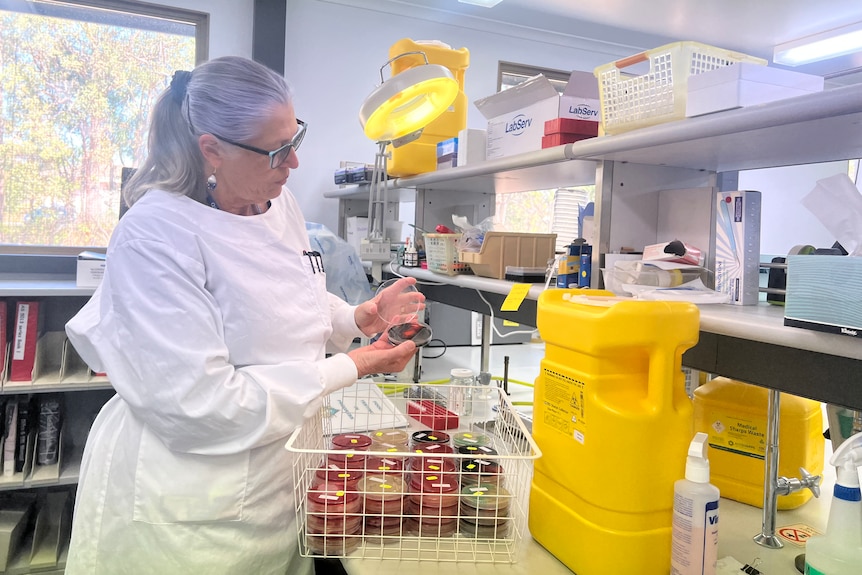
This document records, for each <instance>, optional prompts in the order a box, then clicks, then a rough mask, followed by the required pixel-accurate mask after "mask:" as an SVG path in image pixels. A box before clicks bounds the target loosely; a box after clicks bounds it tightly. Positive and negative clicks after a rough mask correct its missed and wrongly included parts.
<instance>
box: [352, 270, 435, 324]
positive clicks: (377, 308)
mask: <svg viewBox="0 0 862 575" xmlns="http://www.w3.org/2000/svg"><path fill="white" fill-rule="evenodd" d="M415 284H416V278H401V279H399V280H398V281H396V282H395V283H393V284H392V285H390V286H388V287H386V288H384V289H383V290H381V291H380V292H379V293H378V294H377V295H375V296H374V297H373V298H372V299H370V300H368V301H366V302H363V303H361V304H359V305H358V306H357V307H356V311H355V312H354V314H353V317H354V319H355V321H356V326H357V327H358V328H359V329H360V330H361V331H362V333H364V334H365V335H367V336H368V337H372V336H374V335H376V334H378V333H382V332H383V331H385V330H386V328H388V327H389V326H390V325H394V324H398V323H404V322H407V321H410V320H411V319H415V318H416V314H417V313H418V312H419V311H420V310H423V309H425V295H424V294H422V293H420V292H418V291H416V290H415V289H412V286H414V285H415Z"/></svg>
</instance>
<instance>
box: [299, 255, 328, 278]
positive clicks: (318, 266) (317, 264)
mask: <svg viewBox="0 0 862 575" xmlns="http://www.w3.org/2000/svg"><path fill="white" fill-rule="evenodd" d="M302 255H304V256H305V257H307V258H308V265H309V266H310V267H311V271H312V273H315V274H316V273H317V272H321V273H323V272H325V271H326V270H324V269H323V256H322V255H321V254H320V252H318V251H306V250H302Z"/></svg>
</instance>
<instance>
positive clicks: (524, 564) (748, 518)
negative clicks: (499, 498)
mask: <svg viewBox="0 0 862 575" xmlns="http://www.w3.org/2000/svg"><path fill="white" fill-rule="evenodd" d="M825 476H826V477H825V478H824V483H823V486H822V493H821V495H820V498H819V499H814V498H811V499H810V500H809V501H808V502H807V503H805V504H804V505H802V506H801V507H798V508H797V509H791V510H784V511H779V512H778V517H777V520H776V528H777V529H780V528H782V527H787V526H791V525H797V524H805V525H808V526H810V527H812V528H814V529H815V530H816V531H820V532H822V531H823V530H825V528H826V519H827V517H828V510H829V504H830V500H831V496H832V484H833V483H834V471H832V472H831V473H830V472H828V471H827V472H826V473H825ZM719 517H720V524H721V528H720V530H719V548H718V551H719V552H718V556H719V558H724V557H728V556H730V557H733V558H734V559H736V560H737V561H739V562H740V563H743V564H746V563H748V564H753V562H754V561H755V560H756V561H758V563H757V564H756V566H757V568H758V569H759V570H760V571H761V572H762V573H763V575H798V574H799V572H798V571H796V569H795V567H794V559H795V557H796V556H797V555H799V554H800V553H804V547H802V546H797V545H794V544H791V543H789V542H787V541H784V547H783V548H782V549H767V548H765V547H761V546H760V545H758V544H757V543H755V542H754V541H753V540H752V538H753V537H754V536H755V535H757V534H758V533H760V531H761V526H762V518H763V511H762V510H761V509H760V508H758V507H752V506H750V505H746V504H744V503H738V502H736V501H732V500H729V499H722V500H721V503H720V505H719ZM361 552H362V551H361V549H360V550H358V551H356V552H354V554H353V555H354V557H349V558H346V559H342V560H341V561H342V564H343V565H344V569H345V570H346V571H347V573H348V574H349V575H406V574H410V573H421V574H422V575H452V574H453V573H455V572H457V573H458V575H571V573H572V571H571V570H569V569H568V568H567V567H566V566H565V565H564V564H563V563H561V562H560V561H559V560H557V558H556V557H554V556H553V555H552V554H551V553H550V552H548V551H547V550H546V549H545V548H544V547H542V546H541V545H539V544H538V543H537V542H536V541H535V540H534V539H533V538H532V537H530V536H529V534H526V536H525V537H523V538H522V539H521V541H520V551H519V553H518V557H517V561H516V562H515V563H476V564H474V563H471V562H469V561H460V560H459V561H458V562H447V561H439V562H438V561H414V560H395V559H363V558H361V557H359V556H358V555H360V554H361ZM583 575H589V574H587V573H585V574H583Z"/></svg>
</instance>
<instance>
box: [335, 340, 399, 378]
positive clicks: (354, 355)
mask: <svg viewBox="0 0 862 575" xmlns="http://www.w3.org/2000/svg"><path fill="white" fill-rule="evenodd" d="M415 354H416V344H415V343H413V342H412V341H405V342H403V343H400V344H398V345H396V346H394V347H393V345H392V344H391V343H389V340H388V339H387V338H386V337H385V335H384V336H381V337H380V338H379V339H377V340H376V341H375V342H374V343H372V344H371V345H366V346H364V347H360V348H356V349H354V350H352V351H349V352H347V355H348V356H349V357H350V359H352V360H353V363H355V364H356V372H357V377H365V376H366V375H374V374H377V373H398V372H399V371H401V370H402V369H404V368H405V367H406V366H407V364H408V363H409V362H410V359H411V358H412V357H413V356H414V355H415Z"/></svg>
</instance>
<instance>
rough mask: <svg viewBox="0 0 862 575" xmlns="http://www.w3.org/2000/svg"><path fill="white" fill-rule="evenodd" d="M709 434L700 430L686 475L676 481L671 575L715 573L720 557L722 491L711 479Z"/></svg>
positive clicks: (686, 467) (689, 459) (690, 446)
mask: <svg viewBox="0 0 862 575" xmlns="http://www.w3.org/2000/svg"><path fill="white" fill-rule="evenodd" d="M707 439H708V436H707V434H705V433H698V434H697V435H695V436H694V439H693V440H692V441H691V444H690V445H689V447H688V457H687V458H686V462H685V479H680V480H678V481H676V482H675V483H674V485H673V534H672V536H671V541H672V543H671V559H670V567H671V569H670V572H671V575H714V574H715V562H716V560H717V559H718V499H719V496H720V494H719V491H718V488H717V487H716V486H715V485H712V484H711V483H710V482H709V459H707V457H706V449H707V443H706V441H707Z"/></svg>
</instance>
